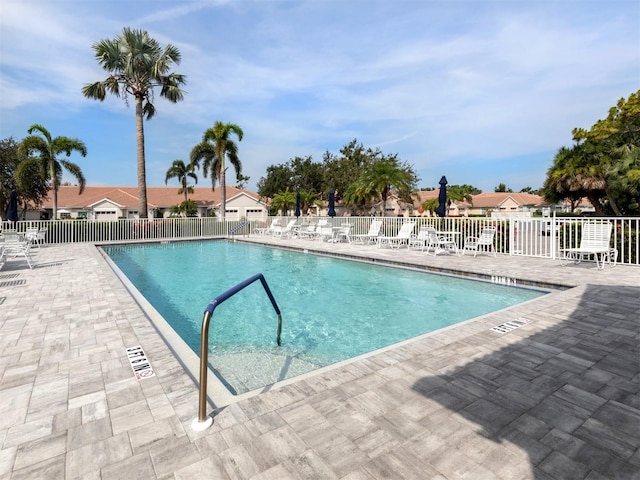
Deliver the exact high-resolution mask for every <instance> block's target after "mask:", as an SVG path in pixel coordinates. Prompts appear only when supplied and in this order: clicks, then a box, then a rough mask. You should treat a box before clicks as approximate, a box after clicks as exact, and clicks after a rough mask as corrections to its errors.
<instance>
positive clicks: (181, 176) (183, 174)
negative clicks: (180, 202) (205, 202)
mask: <svg viewBox="0 0 640 480" xmlns="http://www.w3.org/2000/svg"><path fill="white" fill-rule="evenodd" d="M170 178H177V179H178V181H179V182H180V185H181V187H180V189H179V190H178V195H180V194H184V201H185V202H186V201H187V200H189V197H188V194H189V193H193V187H191V186H189V185H188V182H189V179H190V178H192V179H193V181H194V182H196V183H198V177H197V175H196V174H195V173H193V165H192V164H189V165H185V163H184V161H182V160H180V159H178V160H174V161H173V163H172V164H171V167H169V170H167V175H166V176H165V178H164V184H165V185H166V184H167V182H168V181H169V179H170Z"/></svg>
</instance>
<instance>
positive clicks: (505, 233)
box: [2, 217, 640, 265]
mask: <svg viewBox="0 0 640 480" xmlns="http://www.w3.org/2000/svg"><path fill="white" fill-rule="evenodd" d="M374 218H377V219H378V220H379V219H380V217H333V218H329V217H325V218H324V219H325V220H328V221H329V222H330V223H331V224H332V225H333V226H336V227H338V226H341V225H343V224H349V225H351V233H353V234H366V233H367V232H368V230H369V226H370V225H371V222H372V220H373V219H374ZM292 219H295V217H281V223H282V225H285V224H286V222H287V221H288V220H292ZM317 220H318V218H307V217H304V218H303V217H301V218H299V219H298V222H299V223H309V222H310V221H317ZM382 220H383V225H382V230H381V232H380V233H381V234H382V235H387V236H393V235H395V234H396V233H397V232H398V230H400V226H401V225H402V223H404V222H407V221H411V222H415V227H414V233H417V232H418V229H419V228H420V226H432V227H434V228H435V229H436V230H439V231H447V232H457V233H456V235H455V236H454V237H453V238H454V239H455V240H456V241H457V242H458V243H459V246H460V247H462V246H463V245H464V239H465V238H466V237H469V236H478V235H479V234H480V232H481V231H482V228H483V227H485V226H494V227H496V230H497V235H496V238H495V247H496V251H497V252H498V253H502V254H507V255H521V256H530V257H542V258H550V259H553V258H557V256H558V252H559V250H560V249H562V248H568V247H573V246H577V245H578V244H579V242H580V234H581V229H582V225H583V224H584V223H585V222H597V223H603V222H609V223H611V224H612V225H613V233H612V238H611V247H612V248H615V249H616V250H617V255H618V256H617V262H618V263H620V264H626V265H640V218H638V217H634V218H626V217H610V218H582V217H547V218H499V219H496V218H488V217H483V218H464V217H447V218H421V217H413V218H402V217H385V218H383V219H382ZM271 221H272V218H268V219H266V220H265V221H256V220H252V221H247V222H245V221H228V222H221V221H220V219H218V218H170V219H150V220H125V219H122V220H118V221H104V222H101V221H93V220H43V221H20V222H17V223H16V224H15V225H14V224H13V223H12V222H3V223H2V229H3V230H5V229H16V230H18V231H26V230H27V228H46V229H47V235H46V242H47V243H80V242H91V243H113V242H125V241H140V240H176V239H181V238H214V237H228V236H233V235H248V234H252V233H254V232H255V229H256V228H263V227H268V226H269V225H270V224H271Z"/></svg>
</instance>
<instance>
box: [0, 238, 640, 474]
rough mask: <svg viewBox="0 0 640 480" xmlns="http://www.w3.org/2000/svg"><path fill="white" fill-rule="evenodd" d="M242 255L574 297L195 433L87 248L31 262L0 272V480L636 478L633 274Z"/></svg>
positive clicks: (530, 262) (275, 393)
mask: <svg viewBox="0 0 640 480" xmlns="http://www.w3.org/2000/svg"><path fill="white" fill-rule="evenodd" d="M244 240H246V241H260V242H272V243H277V244H278V245H279V246H289V247H291V248H306V249H308V250H314V249H316V250H325V251H331V252H336V253H340V254H344V255H349V256H352V257H359V256H362V257H363V258H375V259H377V260H378V261H398V262H401V263H403V264H405V265H414V266H417V267H419V268H428V269H431V270H436V271H444V272H450V271H454V272H455V271H458V272H465V274H467V275H479V276H487V277H489V278H490V277H494V279H497V281H502V279H507V280H508V281H512V280H513V279H516V281H517V282H518V283H523V282H526V281H530V282H534V283H549V284H555V285H561V286H563V287H571V288H566V289H564V290H557V291H553V292H552V293H550V294H549V295H546V296H544V297H542V298H540V299H537V300H534V301H531V302H527V303H525V304H521V305H518V306H515V307H512V308H509V309H506V310H501V311H499V312H495V313H492V314H489V315H486V316H483V317H480V318H478V319H475V320H473V321H470V322H466V323H463V324H460V325H457V326H454V327H451V328H448V329H446V330H444V331H440V332H436V333H433V334H429V335H426V336H424V337H421V338H419V339H416V340H413V341H409V342H403V343H402V344H400V345H398V346H395V347H392V348H389V349H385V350H384V351H382V352H379V353H376V354H372V355H370V356H367V357H365V358H362V359H359V360H356V361H353V362H348V363H345V364H342V365H341V366H338V367H336V368H333V369H325V370H322V372H321V373H319V374H315V375H309V376H306V377H304V378H303V379H300V380H297V381H295V382H291V383H288V384H286V385H282V386H274V387H272V388H270V389H265V390H267V391H264V392H263V393H260V394H259V395H255V396H251V397H249V398H245V399H243V400H241V401H238V402H236V403H232V404H230V405H226V406H223V407H220V408H215V409H214V407H211V409H210V413H212V414H213V415H214V423H213V426H212V427H211V428H209V429H208V430H206V431H204V432H199V433H197V432H194V431H193V430H192V429H191V426H190V424H191V421H192V419H193V418H194V417H195V416H196V415H197V406H198V390H197V385H196V382H195V381H194V379H193V376H192V375H189V374H188V373H187V372H186V371H185V369H184V368H183V366H182V364H181V363H180V362H179V361H178V359H177V358H176V356H175V355H174V353H173V352H172V350H171V349H170V348H169V347H168V346H167V344H166V343H165V341H164V340H163V338H162V336H161V334H160V332H159V331H158V329H156V327H155V326H154V324H153V323H152V322H151V320H150V318H149V317H148V316H147V315H146V314H145V312H144V311H143V310H142V309H141V307H140V306H139V305H138V303H136V301H135V300H134V298H133V297H132V296H131V295H130V294H129V293H128V291H127V289H126V288H125V286H124V285H123V283H122V282H121V281H120V279H119V278H118V277H117V276H116V275H115V274H114V272H113V271H112V270H111V268H110V267H109V265H108V264H107V263H106V262H105V260H104V259H103V258H102V256H101V254H100V253H99V251H98V250H97V249H96V247H95V246H93V245H90V244H75V245H61V246H47V247H45V248H42V249H40V250H36V251H35V253H34V255H33V259H34V262H35V264H36V266H35V268H34V269H33V270H29V269H28V267H27V266H26V264H25V263H23V262H20V261H13V260H12V261H9V262H7V263H6V264H5V266H4V268H3V269H2V270H0V379H1V380H0V447H1V448H0V479H1V480H5V479H34V478H38V479H63V478H68V479H75V478H81V479H83V480H84V479H123V478H142V479H156V478H157V479H173V478H175V479H199V478H203V479H205V478H210V479H288V478H291V479H310V478H318V479H331V478H337V479H350V480H356V479H383V478H389V479H400V478H415V479H462V478H469V479H481V480H483V479H487V480H490V479H503V480H513V479H588V480H598V479H613V478H619V479H636V478H640V346H639V345H640V270H638V268H637V267H629V266H622V265H618V266H616V267H615V268H609V267H607V268H605V269H604V270H597V269H595V268H593V265H592V264H591V265H589V264H587V265H570V266H566V267H562V266H560V264H559V263H558V262H555V261H552V260H544V259H535V258H524V257H507V256H498V257H497V258H493V257H486V256H482V257H478V258H475V259H474V258H471V257H455V256H438V257H434V256H427V255H425V254H424V253H422V252H419V251H411V252H410V251H407V250H406V249H401V250H393V251H392V250H390V249H378V248H376V247H375V246H371V247H369V246H364V247H363V246H358V247H355V246H351V245H343V244H336V245H331V244H326V243H324V244H323V243H320V242H309V241H307V242H306V243H305V241H303V240H273V239H267V238H261V237H250V238H248V239H244ZM220 293H221V292H220ZM409 294H410V292H409ZM207 301H208V299H203V306H204V305H205V304H206V302H207ZM460 301H464V292H461V297H460ZM514 318H526V319H527V320H529V321H530V323H528V324H526V325H523V326H522V327H520V328H517V329H515V330H512V331H510V332H508V333H505V334H499V333H496V332H494V331H492V330H491V328H492V327H493V326H496V325H499V324H502V323H504V322H506V321H510V320H513V319H514ZM135 345H141V346H142V347H143V349H144V351H145V353H146V355H147V357H148V358H149V360H150V361H151V364H152V366H153V368H154V371H155V373H156V376H155V377H151V378H144V379H141V380H136V379H135V378H134V376H133V373H132V370H131V366H130V365H129V361H128V358H127V355H126V351H125V349H126V348H127V347H131V346H135Z"/></svg>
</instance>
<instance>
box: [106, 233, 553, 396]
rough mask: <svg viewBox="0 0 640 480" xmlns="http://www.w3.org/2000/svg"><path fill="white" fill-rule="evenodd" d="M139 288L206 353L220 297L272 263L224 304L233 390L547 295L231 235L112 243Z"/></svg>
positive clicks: (216, 338)
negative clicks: (205, 328) (206, 327)
mask: <svg viewBox="0 0 640 480" xmlns="http://www.w3.org/2000/svg"><path fill="white" fill-rule="evenodd" d="M103 249H104V251H105V252H106V253H107V254H108V255H109V257H110V258H111V259H112V261H113V262H114V263H115V264H116V265H117V267H118V268H119V269H120V270H121V271H122V272H123V273H124V274H125V275H126V276H127V278H128V279H129V280H130V281H131V283H132V284H133V285H134V286H135V287H136V288H137V289H138V291H139V292H140V293H141V294H142V295H143V296H144V297H145V298H146V299H147V300H148V301H149V302H150V303H151V304H152V305H153V306H154V308H155V309H156V310H157V311H158V312H159V313H160V314H161V315H162V317H163V318H164V319H165V320H166V321H167V322H168V323H169V324H170V325H171V326H172V328H173V329H174V330H175V331H176V332H177V333H178V334H179V335H180V337H182V339H183V340H184V341H185V342H186V343H187V344H188V345H189V347H190V348H191V349H192V350H193V351H194V352H196V354H199V351H200V329H201V325H202V316H203V312H204V309H205V308H206V306H207V304H208V303H209V301H210V300H212V299H213V298H215V297H216V296H218V295H220V294H222V293H224V292H225V291H226V290H228V289H230V288H232V287H234V286H235V285H237V284H238V283H240V282H242V281H243V280H246V279H247V278H249V277H251V276H252V275H255V274H256V273H262V274H263V275H264V277H265V280H266V281H267V283H268V285H269V288H270V289H271V291H272V293H273V296H274V297H275V299H276V302H277V303H278V306H279V307H280V310H281V311H282V321H283V327H282V346H281V347H278V346H277V345H276V330H277V315H276V313H275V311H274V309H273V306H272V305H271V302H270V301H269V299H268V297H267V295H266V294H265V291H264V289H263V287H262V285H261V284H260V282H255V283H253V284H251V285H250V286H248V287H247V288H245V289H244V290H241V291H240V292H239V293H238V294H236V295H234V296H232V297H231V298H229V299H228V300H227V301H225V302H223V303H222V304H221V305H219V306H218V307H217V308H216V309H215V312H214V315H213V317H212V319H211V325H210V333H209V361H210V365H211V367H212V368H213V370H214V371H215V372H216V374H217V375H218V376H219V377H220V379H221V380H222V381H223V382H224V383H225V384H226V385H227V387H228V388H229V390H231V391H232V392H233V393H244V392H247V391H250V390H254V389H256V388H262V387H264V386H266V385H269V384H272V383H274V382H276V381H279V380H282V379H284V378H290V377H292V376H297V375H300V374H302V373H306V372H308V371H311V370H314V369H317V368H320V367H323V366H326V365H330V364H332V363H336V362H339V361H342V360H346V359H349V358H352V357H355V356H358V355H361V354H364V353H367V352H371V351H373V350H376V349H379V348H382V347H385V346H388V345H391V344H394V343H397V342H400V341H402V340H406V339H409V338H413V337H416V336H418V335H421V334H424V333H427V332H431V331H434V330H438V329H440V328H443V327H446V326H449V325H453V324H455V323H458V322H461V321H464V320H468V319H471V318H474V317H477V316H480V315H483V314H486V313H489V312H492V311H495V310H499V309H502V308H505V307H508V306H511V305H515V304H517V303H521V302H524V301H527V300H531V299H534V298H537V297H539V296H541V295H544V293H545V292H541V291H538V290H533V289H525V288H514V287H508V286H502V285H494V284H490V283H485V282H480V281H474V280H469V279H462V278H455V277H449V276H442V275H435V274H430V273H425V272H417V271H413V270H406V269H400V268H390V267H385V266H381V265H375V264H368V263H361V262H354V261H348V260H342V259H336V258H330V257H323V256H316V255H309V254H304V253H297V252H291V251H286V250H282V249H276V248H269V247H262V246H258V245H248V244H242V243H234V242H227V241H215V240H214V241H200V242H175V243H166V244H145V245H139V244H138V245H124V246H123V245H118V246H105V247H103Z"/></svg>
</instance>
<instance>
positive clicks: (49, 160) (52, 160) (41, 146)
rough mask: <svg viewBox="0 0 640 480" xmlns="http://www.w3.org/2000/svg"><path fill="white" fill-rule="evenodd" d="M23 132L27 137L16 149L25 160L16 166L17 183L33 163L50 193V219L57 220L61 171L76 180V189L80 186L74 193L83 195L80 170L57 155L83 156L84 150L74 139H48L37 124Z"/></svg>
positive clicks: (80, 142) (44, 131) (83, 181)
mask: <svg viewBox="0 0 640 480" xmlns="http://www.w3.org/2000/svg"><path fill="white" fill-rule="evenodd" d="M27 132H28V133H29V136H28V137H26V138H25V139H24V140H23V141H22V143H21V144H20V146H19V147H18V151H19V152H20V154H21V155H24V156H25V157H27V159H26V160H24V161H23V162H21V163H20V165H19V166H18V169H17V171H16V176H17V178H18V181H19V182H20V179H21V178H22V177H23V176H25V175H27V174H28V172H29V170H30V169H32V168H33V166H34V164H37V165H38V167H37V168H38V169H39V171H40V175H41V177H42V178H43V179H44V180H45V181H47V182H50V188H51V189H52V190H53V218H58V187H59V186H60V182H61V181H62V170H63V168H64V169H66V170H67V171H68V172H69V173H70V174H71V175H73V176H74V177H75V178H76V180H78V186H79V187H80V192H79V193H78V194H81V193H82V192H83V190H84V187H85V184H86V181H85V178H84V175H83V174H82V170H81V169H80V167H79V166H78V165H77V164H75V163H73V162H70V161H69V160H65V159H63V158H61V159H58V158H57V157H58V155H60V154H61V153H64V154H65V155H66V156H67V157H69V156H71V153H72V152H74V151H76V152H78V153H80V155H82V156H83V157H86V156H87V147H86V146H85V144H84V143H83V142H82V141H81V140H78V139H77V138H69V137H55V138H51V134H50V133H49V131H48V130H47V129H46V128H44V127H43V126H42V125H40V124H37V123H35V124H33V125H31V127H29V130H27ZM33 132H37V133H40V134H41V135H42V136H39V135H32V134H33Z"/></svg>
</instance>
